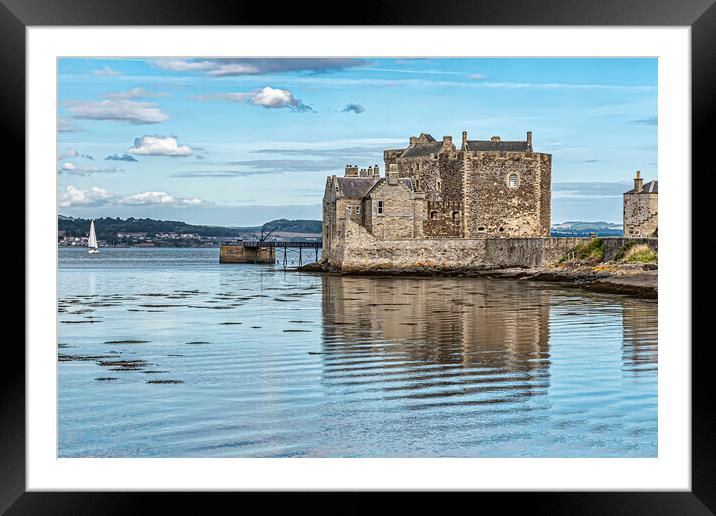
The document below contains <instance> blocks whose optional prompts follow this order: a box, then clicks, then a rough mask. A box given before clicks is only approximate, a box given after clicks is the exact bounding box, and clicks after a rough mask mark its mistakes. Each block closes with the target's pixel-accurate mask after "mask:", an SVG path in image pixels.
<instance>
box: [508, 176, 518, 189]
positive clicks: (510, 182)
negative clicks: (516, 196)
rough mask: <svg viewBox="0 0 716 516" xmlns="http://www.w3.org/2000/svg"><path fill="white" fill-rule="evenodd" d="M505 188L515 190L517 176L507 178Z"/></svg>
mask: <svg viewBox="0 0 716 516" xmlns="http://www.w3.org/2000/svg"><path fill="white" fill-rule="evenodd" d="M507 186H509V187H510V188H517V174H510V175H509V177H508V178H507Z"/></svg>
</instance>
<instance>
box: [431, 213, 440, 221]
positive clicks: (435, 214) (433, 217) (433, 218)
mask: <svg viewBox="0 0 716 516" xmlns="http://www.w3.org/2000/svg"><path fill="white" fill-rule="evenodd" d="M430 218H431V219H432V220H437V219H438V212H437V211H431V212H430Z"/></svg>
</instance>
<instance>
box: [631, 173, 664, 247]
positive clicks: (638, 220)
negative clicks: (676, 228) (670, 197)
mask: <svg viewBox="0 0 716 516" xmlns="http://www.w3.org/2000/svg"><path fill="white" fill-rule="evenodd" d="M658 207H659V181H649V182H648V183H646V184H644V180H643V179H642V177H641V172H639V171H638V170H637V171H636V177H634V188H632V189H631V190H629V191H628V192H624V236H625V237H651V236H657V232H658V227H659V220H658V215H659V210H658Z"/></svg>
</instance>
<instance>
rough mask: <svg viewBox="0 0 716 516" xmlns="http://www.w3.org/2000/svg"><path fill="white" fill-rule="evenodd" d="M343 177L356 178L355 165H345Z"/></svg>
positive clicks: (356, 168)
mask: <svg viewBox="0 0 716 516" xmlns="http://www.w3.org/2000/svg"><path fill="white" fill-rule="evenodd" d="M345 177H358V167H357V166H355V165H346V174H345Z"/></svg>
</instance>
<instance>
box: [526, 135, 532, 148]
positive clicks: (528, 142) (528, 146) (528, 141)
mask: <svg viewBox="0 0 716 516" xmlns="http://www.w3.org/2000/svg"><path fill="white" fill-rule="evenodd" d="M527 150H528V151H529V152H532V131H527Z"/></svg>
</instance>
